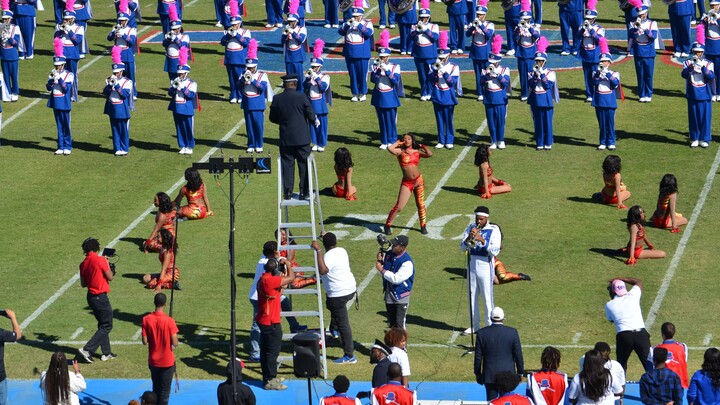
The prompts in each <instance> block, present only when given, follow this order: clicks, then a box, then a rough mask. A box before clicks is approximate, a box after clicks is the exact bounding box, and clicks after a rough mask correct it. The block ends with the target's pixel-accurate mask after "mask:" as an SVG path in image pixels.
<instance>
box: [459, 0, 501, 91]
mask: <svg viewBox="0 0 720 405" xmlns="http://www.w3.org/2000/svg"><path fill="white" fill-rule="evenodd" d="M488 1H489V0H480V1H478V6H477V9H476V10H475V15H476V18H475V20H474V21H473V22H472V24H468V29H467V31H465V36H468V37H471V38H472V39H471V40H470V59H471V60H472V62H473V69H474V70H475V89H476V90H477V94H478V98H477V100H478V101H482V99H483V93H482V85H481V84H480V76H482V71H483V69H486V68H487V66H488V58H489V57H490V46H489V44H490V40H491V39H492V37H493V33H495V24H493V23H491V22H486V21H485V17H486V16H487V12H488V9H487V3H488Z"/></svg>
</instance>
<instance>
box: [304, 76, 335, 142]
mask: <svg viewBox="0 0 720 405" xmlns="http://www.w3.org/2000/svg"><path fill="white" fill-rule="evenodd" d="M302 87H303V90H304V91H305V94H306V95H307V97H308V99H309V100H310V105H311V106H312V108H313V111H315V115H316V116H317V119H318V121H320V125H318V126H315V125H310V137H311V138H312V143H313V145H316V146H319V147H321V148H324V147H326V146H327V139H328V113H329V112H330V109H329V108H328V105H332V89H331V87H330V76H329V75H326V74H325V73H318V74H317V75H313V76H305V80H304V81H303V86H302Z"/></svg>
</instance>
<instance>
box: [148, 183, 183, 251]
mask: <svg viewBox="0 0 720 405" xmlns="http://www.w3.org/2000/svg"><path fill="white" fill-rule="evenodd" d="M154 204H155V206H156V207H158V210H157V213H156V214H155V228H153V231H152V233H151V234H150V237H149V238H147V240H146V241H145V243H143V250H144V251H145V253H147V252H159V251H160V249H162V244H161V243H160V233H159V232H160V229H167V230H168V231H170V233H171V234H172V236H173V237H174V236H175V223H174V221H175V214H176V212H175V207H173V203H172V201H171V200H170V196H168V195H167V194H165V193H163V192H162V191H161V192H159V193H157V194H155V202H154Z"/></svg>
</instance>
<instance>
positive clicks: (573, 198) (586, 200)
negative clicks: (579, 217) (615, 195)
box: [567, 196, 605, 205]
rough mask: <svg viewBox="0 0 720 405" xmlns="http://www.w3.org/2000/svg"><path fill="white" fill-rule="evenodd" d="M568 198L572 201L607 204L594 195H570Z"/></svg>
mask: <svg viewBox="0 0 720 405" xmlns="http://www.w3.org/2000/svg"><path fill="white" fill-rule="evenodd" d="M567 200H568V201H572V202H579V203H588V204H598V205H605V204H603V203H601V202H600V201H598V200H596V199H594V198H592V197H577V196H575V197H568V198H567Z"/></svg>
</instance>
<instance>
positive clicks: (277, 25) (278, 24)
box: [275, 23, 283, 28]
mask: <svg viewBox="0 0 720 405" xmlns="http://www.w3.org/2000/svg"><path fill="white" fill-rule="evenodd" d="M275 26H276V27H278V28H282V27H283V25H282V23H277V24H275Z"/></svg>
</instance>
